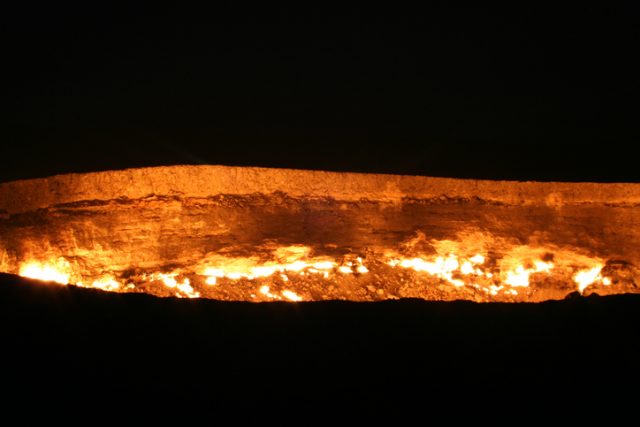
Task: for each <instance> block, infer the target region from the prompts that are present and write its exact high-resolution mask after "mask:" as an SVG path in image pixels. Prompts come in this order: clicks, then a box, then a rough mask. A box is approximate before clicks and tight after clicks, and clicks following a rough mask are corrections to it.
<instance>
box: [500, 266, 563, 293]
mask: <svg viewBox="0 0 640 427" xmlns="http://www.w3.org/2000/svg"><path fill="white" fill-rule="evenodd" d="M533 265H534V268H524V267H523V266H522V265H518V266H517V267H516V268H515V270H513V271H507V277H506V279H505V281H504V283H506V284H507V285H509V286H513V287H519V286H524V287H526V286H529V276H530V275H531V274H532V273H551V269H552V268H553V263H551V262H544V261H542V260H535V261H533Z"/></svg>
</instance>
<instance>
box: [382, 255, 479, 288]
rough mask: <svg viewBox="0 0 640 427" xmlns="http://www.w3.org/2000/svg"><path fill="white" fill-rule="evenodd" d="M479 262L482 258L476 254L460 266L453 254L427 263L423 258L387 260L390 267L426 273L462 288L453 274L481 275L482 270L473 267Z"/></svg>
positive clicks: (461, 283) (462, 283)
mask: <svg viewBox="0 0 640 427" xmlns="http://www.w3.org/2000/svg"><path fill="white" fill-rule="evenodd" d="M481 262H484V257H483V256H482V255H479V254H478V255H475V256H474V257H472V258H471V259H468V260H464V261H463V262H462V265H460V261H459V259H458V257H457V256H456V255H454V254H449V255H448V256H447V257H446V258H445V257H441V256H439V257H437V258H436V259H435V260H434V261H427V260H425V259H423V258H410V259H409V258H401V259H398V258H395V259H391V260H389V261H388V262H387V264H388V265H390V266H392V267H395V266H398V265H399V266H400V267H402V268H410V269H412V270H415V271H418V272H426V273H428V274H430V275H432V276H436V277H438V278H440V279H442V280H445V281H447V282H449V283H450V284H452V285H453V286H456V287H460V286H464V284H465V283H464V281H463V280H461V279H457V278H454V277H453V275H454V273H456V271H459V272H460V274H463V275H469V274H478V275H482V274H483V272H482V270H480V269H475V268H474V266H473V264H480V263H481Z"/></svg>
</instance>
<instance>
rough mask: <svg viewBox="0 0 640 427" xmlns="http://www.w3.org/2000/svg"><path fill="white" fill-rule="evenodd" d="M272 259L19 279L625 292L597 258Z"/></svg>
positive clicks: (193, 288)
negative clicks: (92, 274)
mask: <svg viewBox="0 0 640 427" xmlns="http://www.w3.org/2000/svg"><path fill="white" fill-rule="evenodd" d="M419 239H424V235H419ZM414 240H415V239H414ZM431 246H432V247H434V248H443V247H445V248H446V247H448V246H449V247H450V246H455V247H461V246H465V242H452V241H433V242H431ZM525 252H526V253H527V255H525ZM271 257H272V259H271V260H266V261H264V260H260V258H259V257H255V256H254V257H228V256H221V255H214V256H210V257H209V258H208V260H207V261H206V262H204V263H203V264H202V265H199V266H196V267H195V268H191V269H189V268H182V269H175V270H172V271H167V272H152V273H149V272H142V271H129V272H125V273H121V274H115V273H107V274H103V275H102V276H101V277H98V278H95V279H89V280H87V277H90V276H89V275H87V274H83V273H82V272H78V271H75V270H74V268H73V266H72V264H71V263H70V262H69V261H68V260H66V259H64V258H62V257H60V258H57V259H49V260H39V261H34V260H32V261H27V262H24V263H23V264H21V265H20V267H19V274H20V275H21V276H23V277H28V278H32V279H38V280H43V281H52V282H57V283H60V284H68V283H74V284H76V285H77V286H80V287H86V288H95V289H101V290H104V291H111V292H144V293H149V294H153V295H157V296H175V297H179V298H201V297H204V298H216V299H221V300H249V301H273V300H277V301H317V300H325V299H350V300H359V301H372V300H382V299H395V298H401V297H417V298H426V299H431V298H434V299H456V298H465V299H471V300H475V301H536V300H546V299H552V298H562V297H564V296H566V295H567V294H568V293H571V292H575V291H578V292H580V293H585V292H587V290H588V288H592V289H594V291H596V292H598V293H604V294H607V293H618V292H619V291H620V290H621V289H620V288H625V286H624V284H623V283H621V282H620V280H616V283H615V284H614V281H613V280H612V278H611V277H608V276H606V275H605V271H606V270H607V269H608V270H610V271H611V272H612V273H613V274H614V275H615V271H614V270H613V269H612V268H609V267H607V266H606V264H605V262H604V261H602V260H600V259H595V258H590V257H587V256H580V255H576V254H575V253H567V252H562V251H557V252H556V253H555V254H554V253H552V252H550V251H548V250H544V249H532V248H529V247H525V246H521V247H516V248H513V249H512V250H511V253H508V254H506V255H505V256H504V257H502V258H499V259H497V258H492V257H490V256H489V255H488V254H486V253H484V254H483V253H476V254H474V255H469V256H460V255H457V254H455V253H451V252H449V253H446V254H438V253H436V254H432V255H430V256H426V255H422V256H410V257H409V256H403V255H401V254H400V253H398V252H394V251H385V252H384V253H375V252H370V253H368V254H363V255H353V254H347V255H344V256H341V257H340V259H335V258H330V257H328V256H313V250H312V248H310V247H308V246H304V245H291V246H283V247H279V248H277V249H276V250H274V251H273V252H272V253H271ZM616 288H618V289H616Z"/></svg>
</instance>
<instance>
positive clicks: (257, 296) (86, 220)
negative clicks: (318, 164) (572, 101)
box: [0, 166, 640, 302]
mask: <svg viewBox="0 0 640 427" xmlns="http://www.w3.org/2000/svg"><path fill="white" fill-rule="evenodd" d="M638 265H640V185H637V184H593V183H546V182H545V183H538V182H507V181H477V180H458V179H444V178H429V177H415V176H398V175H372V174H369V175H368V174H352V173H332V172H321V171H300V170H287V169H263V168H240V167H225V166H171V167H158V168H142V169H130V170H124V171H108V172H97V173H89V174H78V175H61V176H55V177H49V178H42V179H35V180H28V181H15V182H10V183H2V184H0V271H1V272H6V273H12V274H20V275H21V276H24V277H30V278H34V279H39V280H48V281H54V282H58V283H64V284H67V283H70V284H75V285H77V286H82V287H86V288H95V289H101V290H104V291H111V292H138V293H147V294H151V295H156V296H160V297H181V298H212V299H218V300H224V301H255V302H263V301H323V300H351V301H379V300H385V299H396V298H422V299H426V300H434V301H451V300H458V299H462V300H470V301H478V302H490V301H497V302H537V301H544V300H549V299H562V298H565V297H566V296H567V295H570V294H572V293H576V292H579V293H581V294H586V295H588V294H592V293H597V294H599V295H609V294H621V293H638V292H640V289H639V288H638V286H637V283H640V270H639V269H638V267H636V266H638Z"/></svg>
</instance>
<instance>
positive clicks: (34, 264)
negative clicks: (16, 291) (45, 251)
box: [18, 258, 71, 285]
mask: <svg viewBox="0 0 640 427" xmlns="http://www.w3.org/2000/svg"><path fill="white" fill-rule="evenodd" d="M18 274H19V275H20V276H22V277H28V278H30V279H37V280H42V281H45V282H56V283H60V284H62V285H66V284H67V283H69V281H70V278H71V266H70V265H69V263H68V262H67V261H66V260H65V259H64V258H59V259H56V260H51V261H48V262H40V261H30V262H27V263H25V264H23V265H22V266H21V267H20V271H19V273H18Z"/></svg>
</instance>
